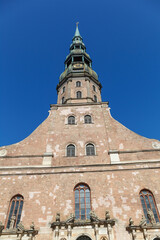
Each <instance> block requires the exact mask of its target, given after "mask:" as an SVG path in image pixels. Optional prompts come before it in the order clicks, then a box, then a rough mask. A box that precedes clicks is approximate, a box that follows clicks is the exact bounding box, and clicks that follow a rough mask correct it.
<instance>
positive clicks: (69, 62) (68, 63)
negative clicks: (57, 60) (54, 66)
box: [67, 59, 72, 67]
mask: <svg viewBox="0 0 160 240" xmlns="http://www.w3.org/2000/svg"><path fill="white" fill-rule="evenodd" d="M71 61H72V60H71V59H70V60H69V61H68V62H67V67H68V66H69V65H70V64H71Z"/></svg>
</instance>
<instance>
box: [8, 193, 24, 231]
mask: <svg viewBox="0 0 160 240" xmlns="http://www.w3.org/2000/svg"><path fill="white" fill-rule="evenodd" d="M23 201H24V199H23V197H22V196H21V195H16V196H14V197H13V198H12V199H11V201H10V204H9V209H8V215H7V221H6V228H9V227H10V222H11V218H12V217H13V216H14V218H15V221H14V226H13V227H17V225H18V223H19V222H20V219H21V214H22V208H23Z"/></svg>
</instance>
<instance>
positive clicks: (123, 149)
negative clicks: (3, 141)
mask: <svg viewBox="0 0 160 240" xmlns="http://www.w3.org/2000/svg"><path fill="white" fill-rule="evenodd" d="M84 78H86V76H83V77H82V76H79V77H78V80H79V81H82V88H83V89H82V92H84V93H86V94H87V87H89V90H90V92H92V85H93V83H94V84H95V80H94V79H92V78H91V77H90V79H89V80H87V81H89V84H87V81H85V79H84ZM76 81H77V76H76V77H75V78H74V76H72V79H71V81H70V83H69V84H70V91H71V92H73V93H74V94H73V95H75V82H76ZM92 81H93V82H92ZM67 84H68V78H67V79H66V80H65V81H64V83H63V84H62V85H66V86H67ZM85 84H86V85H85ZM95 85H96V84H95ZM96 87H97V89H99V90H98V91H99V92H98V93H97V97H98V101H97V102H94V101H93V99H92V96H91V98H89V100H88V98H87V97H86V98H85V99H84V101H82V100H79V99H77V100H76V99H75V100H74V99H73V98H72V97H71V98H70V100H68V101H67V102H66V103H65V104H61V102H60V95H61V88H62V86H61V87H59V89H58V104H55V105H51V108H50V112H49V116H48V118H47V119H46V120H45V121H44V122H43V123H42V124H41V125H40V126H39V127H38V128H37V129H36V130H35V131H34V132H33V133H32V134H31V135H30V136H28V137H27V138H26V139H24V140H23V141H21V142H19V143H16V144H13V145H10V146H4V147H1V148H0V183H1V184H0V193H1V202H0V221H1V222H2V224H1V225H2V226H3V225H6V219H7V214H8V207H9V203H10V200H11V199H12V197H13V196H15V195H17V194H20V195H22V196H23V198H24V205H23V209H22V214H21V221H22V224H23V225H24V226H25V229H28V230H26V232H24V231H20V230H18V231H19V232H18V233H17V232H16V230H15V229H10V230H8V231H7V230H6V229H4V230H3V231H0V232H1V233H0V239H19V238H21V237H22V239H34V238H35V239H37V240H41V239H46V240H50V239H55V240H60V239H67V240H76V239H77V238H78V237H80V236H84V235H85V236H88V237H89V238H90V239H92V240H94V239H96V240H104V239H106V240H124V239H125V240H131V239H137V240H140V239H146V240H153V239H155V238H156V237H160V227H159V225H158V224H153V225H150V224H146V223H144V224H142V226H140V221H141V218H142V215H144V213H143V209H142V205H141V201H140V196H139V193H140V191H141V190H142V189H148V190H150V191H151V192H152V194H153V195H154V198H155V201H156V204H157V209H160V184H159V180H160V170H159V167H160V142H159V141H157V140H153V139H147V138H145V137H141V136H139V135H138V134H136V133H134V132H132V131H130V130H129V129H127V128H126V127H124V126H123V125H122V124H120V123H119V122H117V121H116V120H115V119H113V118H112V116H111V114H110V108H109V106H108V103H106V102H101V96H100V88H99V83H98V82H97V85H96ZM66 89H67V88H66ZM66 89H65V90H66ZM65 94H69V93H65ZM88 94H90V93H89V91H88ZM90 95H91V94H90ZM85 115H90V116H91V118H92V123H90V124H85V122H84V116H85ZM69 116H74V117H75V124H73V125H70V124H68V117H69ZM88 143H92V144H93V145H94V147H95V155H94V156H86V145H87V144H88ZM69 144H73V145H74V146H75V156H74V157H67V156H66V148H67V146H68V145H69ZM79 183H83V184H87V186H89V188H90V194H91V195H90V198H91V210H92V211H93V212H94V213H95V216H94V217H95V219H94V218H93V219H92V218H91V219H88V220H84V221H82V220H81V221H78V220H74V218H73V217H71V219H69V216H70V214H71V213H72V214H75V198H74V196H75V192H74V188H75V186H76V185H77V184H79ZM106 211H109V215H110V217H106V216H105V213H106ZM57 213H60V219H59V220H57V221H56V214H57ZM130 218H132V219H133V220H134V223H133V224H131V223H130V226H129V219H130ZM67 219H68V220H67ZM66 220H67V221H66ZM32 222H34V224H35V229H34V231H35V230H38V234H37V232H35V234H33V231H32V230H33V228H32V227H31V228H30V225H31V224H32ZM127 226H129V228H128V229H126V228H127ZM0 229H1V227H0ZM34 235H35V236H34ZM158 239H159V238H158Z"/></svg>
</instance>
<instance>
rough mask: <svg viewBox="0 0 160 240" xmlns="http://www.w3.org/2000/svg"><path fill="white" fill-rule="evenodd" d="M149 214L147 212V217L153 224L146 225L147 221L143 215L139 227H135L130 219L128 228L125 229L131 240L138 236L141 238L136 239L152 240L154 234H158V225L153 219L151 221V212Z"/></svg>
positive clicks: (159, 228) (159, 225)
mask: <svg viewBox="0 0 160 240" xmlns="http://www.w3.org/2000/svg"><path fill="white" fill-rule="evenodd" d="M151 212H152V211H151ZM151 212H150V211H148V214H147V216H148V217H149V218H150V222H153V224H151V223H149V224H147V220H146V218H145V217H144V216H143V215H142V219H141V221H140V223H139V225H135V224H134V223H133V220H132V218H130V219H129V226H127V227H126V230H127V231H128V232H129V233H131V235H132V239H133V240H135V239H137V236H140V235H141V237H140V238H138V239H145V240H151V239H154V236H155V232H157V230H158V232H159V231H160V224H159V223H156V222H155V219H154V220H153V217H154V215H152V214H153V212H152V213H151ZM155 240H156V239H155Z"/></svg>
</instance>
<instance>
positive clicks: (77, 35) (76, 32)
mask: <svg viewBox="0 0 160 240" xmlns="http://www.w3.org/2000/svg"><path fill="white" fill-rule="evenodd" d="M78 24H79V22H76V31H75V34H74V37H80V38H82V37H81V35H80V33H79V29H78Z"/></svg>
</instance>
